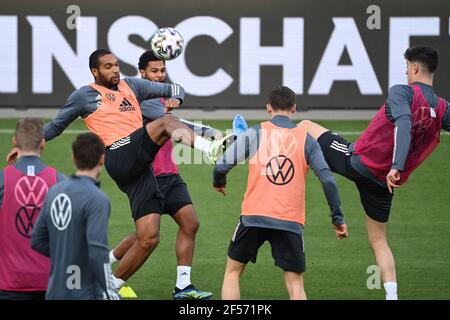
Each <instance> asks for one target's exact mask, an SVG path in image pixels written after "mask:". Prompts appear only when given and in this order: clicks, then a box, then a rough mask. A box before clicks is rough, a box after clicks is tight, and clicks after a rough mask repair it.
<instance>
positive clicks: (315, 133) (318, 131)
mask: <svg viewBox="0 0 450 320" xmlns="http://www.w3.org/2000/svg"><path fill="white" fill-rule="evenodd" d="M299 126H305V127H306V130H307V131H308V133H309V134H310V135H311V136H312V137H313V138H314V139H316V140H317V139H319V137H320V136H321V135H322V134H324V133H325V132H327V131H330V130H328V129H327V128H325V127H322V126H321V125H320V124H317V123H315V122H312V121H310V120H303V121H301V122H300V123H299Z"/></svg>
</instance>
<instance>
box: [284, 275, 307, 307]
mask: <svg viewBox="0 0 450 320" xmlns="http://www.w3.org/2000/svg"><path fill="white" fill-rule="evenodd" d="M284 283H285V285H286V289H287V291H288V293H289V299H291V300H306V293H305V288H304V286H303V273H299V272H290V271H285V272H284Z"/></svg>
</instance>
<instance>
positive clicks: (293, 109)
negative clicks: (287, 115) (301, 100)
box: [291, 104, 297, 113]
mask: <svg viewBox="0 0 450 320" xmlns="http://www.w3.org/2000/svg"><path fill="white" fill-rule="evenodd" d="M295 111H297V105H296V104H294V105H293V106H292V109H291V113H295Z"/></svg>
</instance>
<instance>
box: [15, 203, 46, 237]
mask: <svg viewBox="0 0 450 320" xmlns="http://www.w3.org/2000/svg"><path fill="white" fill-rule="evenodd" d="M40 210H41V208H39V207H36V206H24V207H21V208H20V209H19V211H17V213H16V229H17V231H18V232H19V234H21V235H22V236H24V237H25V238H31V232H32V231H33V226H34V220H36V218H37V216H38V214H39V212H40Z"/></svg>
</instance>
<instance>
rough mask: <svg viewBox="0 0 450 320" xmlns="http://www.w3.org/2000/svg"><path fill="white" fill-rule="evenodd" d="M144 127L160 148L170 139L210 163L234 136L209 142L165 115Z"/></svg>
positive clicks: (174, 118)
mask: <svg viewBox="0 0 450 320" xmlns="http://www.w3.org/2000/svg"><path fill="white" fill-rule="evenodd" d="M145 127H146V129H147V133H148V135H149V137H150V138H151V139H152V141H153V142H154V143H156V144H158V145H160V146H162V145H163V144H164V143H165V142H166V141H167V140H169V139H172V140H174V141H176V142H180V143H182V144H184V145H187V146H190V147H193V148H195V149H197V150H200V151H202V152H203V153H205V154H207V155H208V160H209V162H210V163H215V161H216V160H217V158H218V157H219V154H220V153H221V152H222V150H223V149H224V148H225V146H226V143H227V141H228V140H229V139H230V137H231V136H234V135H233V134H229V135H227V136H225V137H223V138H221V139H218V140H215V141H209V140H207V139H205V138H203V137H200V136H198V135H196V134H195V133H194V131H192V130H191V129H190V128H188V127H187V126H186V125H184V124H183V123H181V122H180V121H179V120H178V118H176V117H174V116H172V115H165V116H163V117H161V118H159V119H157V120H154V121H152V122H150V123H148V124H147V125H146V126H145Z"/></svg>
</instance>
